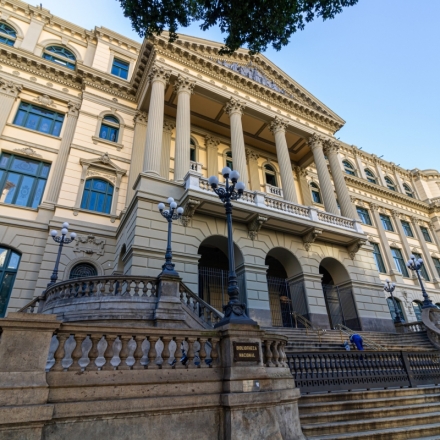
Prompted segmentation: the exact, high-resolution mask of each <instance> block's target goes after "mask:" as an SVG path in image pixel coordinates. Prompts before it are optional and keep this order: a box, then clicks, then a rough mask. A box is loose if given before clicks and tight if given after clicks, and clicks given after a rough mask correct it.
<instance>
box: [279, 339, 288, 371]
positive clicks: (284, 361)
mask: <svg viewBox="0 0 440 440" xmlns="http://www.w3.org/2000/svg"><path fill="white" fill-rule="evenodd" d="M285 346H286V341H282V342H281V344H280V354H281V366H282V367H288V366H289V365H288V364H287V356H286V352H285V351H284V347H285Z"/></svg>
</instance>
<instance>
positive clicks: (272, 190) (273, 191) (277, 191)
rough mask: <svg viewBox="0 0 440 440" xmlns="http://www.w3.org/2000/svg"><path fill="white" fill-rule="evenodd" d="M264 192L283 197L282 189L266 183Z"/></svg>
mask: <svg viewBox="0 0 440 440" xmlns="http://www.w3.org/2000/svg"><path fill="white" fill-rule="evenodd" d="M266 192H267V194H270V195H272V196H276V197H281V198H283V190H282V189H281V188H278V187H277V186H273V185H269V184H268V183H266Z"/></svg>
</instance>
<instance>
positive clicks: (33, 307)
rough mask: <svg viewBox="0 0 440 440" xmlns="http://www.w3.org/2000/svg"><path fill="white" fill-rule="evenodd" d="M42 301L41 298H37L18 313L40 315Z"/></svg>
mask: <svg viewBox="0 0 440 440" xmlns="http://www.w3.org/2000/svg"><path fill="white" fill-rule="evenodd" d="M40 301H42V297H41V296H37V297H36V298H34V299H33V300H32V301H30V302H28V303H27V304H26V305H25V306H24V307H22V308H21V309H20V310H18V313H38V306H39V304H40Z"/></svg>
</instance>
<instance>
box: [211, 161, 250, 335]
mask: <svg viewBox="0 0 440 440" xmlns="http://www.w3.org/2000/svg"><path fill="white" fill-rule="evenodd" d="M222 175H223V177H224V178H225V186H224V187H219V186H218V185H219V181H218V178H217V177H216V176H211V177H210V178H209V179H208V182H209V184H210V185H211V188H212V189H213V191H214V192H215V193H216V194H217V195H218V197H219V198H220V200H221V201H222V202H223V204H224V206H225V211H226V222H227V227H228V260H229V274H228V296H229V301H228V304H226V305H225V306H224V307H223V310H224V313H225V315H224V317H223V319H222V320H221V321H219V322H218V323H217V324H216V325H215V327H221V326H223V325H225V324H229V323H233V324H251V325H256V322H255V321H253V320H252V319H250V318H249V317H248V316H247V315H246V306H245V305H244V304H243V303H241V302H240V299H239V295H240V291H239V289H238V283H237V275H236V273H235V258H234V242H233V238H232V203H231V200H238V199H239V198H240V197H241V196H242V195H243V191H244V188H245V185H244V183H243V182H238V179H239V178H240V174H239V173H238V171H231V169H230V168H229V167H224V168H223V169H222Z"/></svg>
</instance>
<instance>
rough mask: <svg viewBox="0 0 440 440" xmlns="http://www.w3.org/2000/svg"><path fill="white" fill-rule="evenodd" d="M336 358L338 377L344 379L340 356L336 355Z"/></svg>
mask: <svg viewBox="0 0 440 440" xmlns="http://www.w3.org/2000/svg"><path fill="white" fill-rule="evenodd" d="M334 358H335V372H336V377H342V369H341V362H340V359H339V355H337V354H335V355H334Z"/></svg>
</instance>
